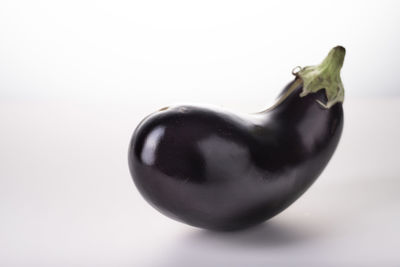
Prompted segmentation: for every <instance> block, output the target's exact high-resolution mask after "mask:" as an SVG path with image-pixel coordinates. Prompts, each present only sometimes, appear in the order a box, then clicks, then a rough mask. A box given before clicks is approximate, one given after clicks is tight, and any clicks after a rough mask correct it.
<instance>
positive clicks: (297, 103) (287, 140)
mask: <svg viewBox="0 0 400 267" xmlns="http://www.w3.org/2000/svg"><path fill="white" fill-rule="evenodd" d="M344 56H345V49H344V48H343V47H341V46H337V47H335V48H333V49H332V50H331V51H330V52H329V54H328V56H327V57H326V58H325V59H324V61H323V62H322V63H321V64H319V65H316V66H309V67H304V68H299V71H298V72H296V73H293V74H294V75H295V77H294V79H293V80H292V81H291V82H290V83H289V84H288V85H287V86H286V87H285V88H284V89H283V91H282V92H281V94H280V96H279V97H278V100H277V102H276V104H275V105H273V106H272V107H271V108H268V109H267V110H264V111H262V112H258V113H254V114H247V115H243V114H236V113H233V112H230V111H227V110H223V109H221V108H214V107H209V106H193V105H180V106H170V107H167V108H163V109H160V110H158V111H157V112H154V113H153V114H150V115H149V116H147V117H146V118H145V119H144V120H143V121H141V122H140V124H139V125H138V126H137V128H136V130H135V131H134V133H133V136H132V138H131V142H130V145H129V152H128V162H129V169H130V172H131V175H132V177H133V181H134V183H135V185H136V187H137V188H138V190H139V191H140V193H141V194H142V195H143V197H144V198H145V199H146V200H147V201H148V202H149V203H150V204H151V205H152V206H153V207H154V208H156V209H157V210H159V211H160V212H161V213H163V214H164V215H166V216H169V217H171V218H173V219H175V220H178V221H180V222H184V223H186V224H189V225H192V226H195V227H200V228H205V229H210V230H217V231H228V230H238V229H244V228H247V227H250V226H253V225H256V224H259V223H262V222H264V221H266V220H268V219H269V218H271V217H273V216H275V215H277V214H278V213H280V212H281V211H283V210H284V209H286V208H287V207H288V206H289V205H290V204H292V203H293V202H294V201H295V200H296V199H298V198H299V197H300V196H301V195H302V194H303V193H304V192H305V191H306V190H307V189H308V188H309V187H310V186H311V185H312V184H313V183H314V181H315V180H316V178H317V177H318V176H319V175H320V174H321V172H322V171H323V169H324V168H325V166H326V165H327V163H328V162H329V160H330V158H331V157H332V155H333V153H334V151H335V149H336V147H337V145H338V142H339V139H340V136H341V133H342V129H343V108H342V104H343V99H344V89H343V85H342V81H341V78H340V69H341V67H342V65H343V61H344Z"/></svg>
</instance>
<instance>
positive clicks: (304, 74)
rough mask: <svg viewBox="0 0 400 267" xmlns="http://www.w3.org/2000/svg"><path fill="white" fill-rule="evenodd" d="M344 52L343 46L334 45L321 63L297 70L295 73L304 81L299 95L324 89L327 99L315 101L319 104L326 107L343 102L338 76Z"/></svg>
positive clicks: (342, 92)
mask: <svg viewBox="0 0 400 267" xmlns="http://www.w3.org/2000/svg"><path fill="white" fill-rule="evenodd" d="M345 54H346V50H345V49H344V47H342V46H336V47H334V48H332V49H331V51H330V52H329V54H328V55H327V56H326V58H325V59H324V61H322V63H321V64H319V65H316V66H307V67H304V68H302V69H301V70H300V71H298V72H297V73H296V74H295V75H296V76H297V77H300V78H301V79H302V80H303V82H304V84H303V91H302V92H301V93H300V97H304V96H306V95H308V94H309V93H315V92H317V91H319V90H321V89H325V94H326V97H327V99H328V101H327V102H326V103H323V102H321V101H317V102H318V103H319V104H320V105H321V106H323V107H324V108H327V109H328V108H330V107H332V106H333V105H334V104H336V103H338V102H341V103H343V101H344V87H343V83H342V79H341V78H340V69H341V68H342V66H343V62H344V56H345Z"/></svg>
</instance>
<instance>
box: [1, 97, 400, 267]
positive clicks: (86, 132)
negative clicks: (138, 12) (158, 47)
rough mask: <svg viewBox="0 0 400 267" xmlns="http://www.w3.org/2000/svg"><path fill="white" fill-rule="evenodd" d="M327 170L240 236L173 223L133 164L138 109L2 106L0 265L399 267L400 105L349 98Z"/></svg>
mask: <svg viewBox="0 0 400 267" xmlns="http://www.w3.org/2000/svg"><path fill="white" fill-rule="evenodd" d="M345 115H346V116H345V129H344V135H343V138H342V140H341V143H340V145H339V148H338V150H337V153H336V154H335V155H334V157H333V159H332V161H331V162H330V164H329V165H328V168H327V169H326V170H325V172H324V173H323V174H322V175H321V176H320V178H319V179H318V180H317V182H316V183H315V184H314V185H313V186H312V187H311V188H310V190H309V191H307V192H306V194H305V195H303V197H301V198H300V199H299V200H298V201H297V202H296V203H295V204H294V205H292V206H291V207H290V208H289V209H287V210H286V211H284V212H283V213H281V214H280V215H278V216H277V217H275V218H273V219H272V220H270V221H269V222H267V223H265V224H264V225H262V226H260V227H257V228H253V229H250V230H247V231H243V232H236V233H215V232H208V231H203V230H199V229H196V228H192V227H189V226H186V225H183V224H180V223H178V222H175V221H172V220H170V219H168V218H166V217H164V216H163V215H161V214H159V213H158V212H157V211H155V210H154V209H153V208H152V207H150V206H149V205H148V204H147V203H146V202H145V201H144V200H143V199H142V198H141V197H140V196H139V193H138V192H137V191H136V188H135V187H134V185H133V182H132V181H131V178H130V175H129V173H128V167H127V157H126V156H127V147H128V142H129V139H130V135H131V132H132V130H133V129H134V127H135V126H136V124H137V123H138V121H139V120H140V119H141V117H142V114H140V113H139V112H137V107H133V106H130V105H125V106H119V107H116V106H111V105H98V106H96V105H95V104H94V103H82V102H81V103H78V102H75V103H72V102H61V101H60V102H37V101H36V102H35V101H25V102H24V101H18V102H1V103H0V122H1V139H0V148H1V150H0V162H1V168H0V177H1V179H0V214H1V221H0V266H155V267H159V266H171V267H180V266H182V267H183V266H222V265H223V266H266V264H267V263H271V264H272V265H273V266H397V265H399V264H400V255H399V253H398V248H399V247H400V231H399V229H398V227H399V225H400V212H399V202H400V194H399V186H400V177H399V171H400V167H399V164H398V151H399V150H400V145H399V139H398V136H400V128H399V127H398V121H399V120H398V118H399V115H400V99H392V100H385V99H375V100H369V99H363V100H353V99H351V98H349V99H347V102H346V105H345Z"/></svg>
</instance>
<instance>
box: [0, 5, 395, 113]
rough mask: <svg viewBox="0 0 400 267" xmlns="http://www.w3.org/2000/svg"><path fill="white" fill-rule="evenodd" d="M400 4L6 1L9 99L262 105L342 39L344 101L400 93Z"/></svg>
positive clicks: (4, 60) (0, 67)
mask: <svg viewBox="0 0 400 267" xmlns="http://www.w3.org/2000/svg"><path fill="white" fill-rule="evenodd" d="M298 10H302V12H301V13H300V12H298ZM399 10H400V2H398V1H385V0H384V1H382V0H381V1H342V0H340V1H339V0H336V1H275V2H273V1H272V2H271V1H201V2H193V1H190V2H188V1H167V2H165V1H133V2H132V1H93V0H83V1H82V0H80V1H67V2H64V1H49V0H45V1H34V2H32V1H21V0H16V1H15V0H13V1H8V0H5V1H1V3H0V101H3V100H7V101H8V100H20V99H23V100H26V99H28V100H31V99H39V100H46V101H47V100H50V101H53V100H63V101H64V100H67V101H89V102H92V101H94V102H99V103H102V102H105V101H106V102H107V101H108V102H115V103H134V104H138V105H139V104H140V105H151V106H159V105H165V104H169V103H176V102H187V101H190V102H201V103H202V102H205V103H211V104H221V105H225V106H228V107H232V106H236V105H242V106H243V105H247V104H244V103H252V105H251V106H252V107H254V109H255V110H257V109H258V108H261V107H265V103H266V102H267V101H268V100H270V99H271V98H272V99H273V98H275V97H276V96H277V95H278V93H279V92H280V90H281V88H283V86H284V85H285V84H287V83H288V82H289V81H290V80H291V79H292V77H293V76H292V75H291V70H292V69H293V68H294V67H296V66H298V65H300V66H306V65H314V64H317V63H319V62H320V61H321V60H322V59H323V58H324V57H325V55H326V53H327V52H328V51H329V49H331V48H332V47H333V46H336V45H338V44H340V45H343V46H345V47H346V49H347V56H346V60H345V64H344V68H343V71H342V79H343V82H344V85H345V89H346V98H357V97H393V96H395V97H397V96H400V90H398V88H397V87H398V84H400V76H399V75H398V74H397V68H398V66H397V64H398V63H400V53H398V51H397V49H398V48H399V47H400V36H399V34H400V16H398V11H399ZM155 96H156V97H155Z"/></svg>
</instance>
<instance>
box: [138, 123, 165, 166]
mask: <svg viewBox="0 0 400 267" xmlns="http://www.w3.org/2000/svg"><path fill="white" fill-rule="evenodd" d="M164 132H165V128H164V127H157V128H156V129H154V130H153V131H152V132H151V133H150V134H149V136H148V137H147V139H146V142H145V143H144V146H143V150H142V154H141V158H142V161H143V162H144V163H145V164H147V165H153V164H154V162H155V153H156V148H157V144H158V142H159V141H160V139H161V137H162V136H163V135H164Z"/></svg>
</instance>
